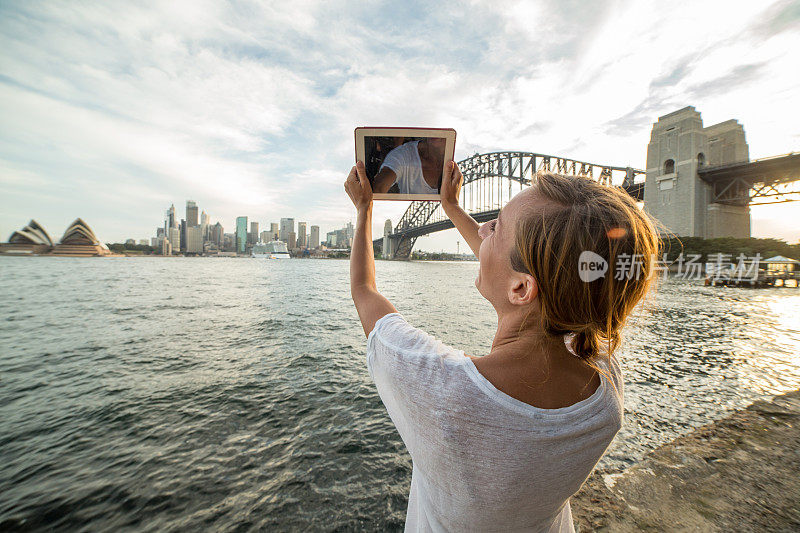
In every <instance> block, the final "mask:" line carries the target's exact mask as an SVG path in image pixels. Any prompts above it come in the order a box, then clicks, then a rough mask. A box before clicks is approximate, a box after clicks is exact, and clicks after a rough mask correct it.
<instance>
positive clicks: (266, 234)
mask: <svg viewBox="0 0 800 533" xmlns="http://www.w3.org/2000/svg"><path fill="white" fill-rule="evenodd" d="M260 238H261V242H264V243H267V242H269V241H271V240H272V238H271V236H270V234H269V232H268V231H267V230H264V231H262V232H261V235H260Z"/></svg>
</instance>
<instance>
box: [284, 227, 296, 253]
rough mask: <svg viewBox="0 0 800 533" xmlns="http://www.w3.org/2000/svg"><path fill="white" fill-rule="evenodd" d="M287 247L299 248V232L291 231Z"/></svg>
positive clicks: (291, 248)
mask: <svg viewBox="0 0 800 533" xmlns="http://www.w3.org/2000/svg"><path fill="white" fill-rule="evenodd" d="M286 247H287V248H289V249H290V250H294V249H295V248H297V234H296V233H295V232H293V231H290V232H289V236H288V237H287V239H286Z"/></svg>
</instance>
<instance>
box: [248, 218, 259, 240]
mask: <svg viewBox="0 0 800 533" xmlns="http://www.w3.org/2000/svg"><path fill="white" fill-rule="evenodd" d="M249 242H250V244H255V243H257V242H258V222H251V223H250V235H249Z"/></svg>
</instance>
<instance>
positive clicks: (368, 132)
mask: <svg viewBox="0 0 800 533" xmlns="http://www.w3.org/2000/svg"><path fill="white" fill-rule="evenodd" d="M365 137H437V138H443V139H445V145H444V163H443V165H442V177H444V176H445V171H446V170H447V163H449V162H450V161H453V157H454V155H455V149H456V130H454V129H453V128H399V127H391V126H383V127H365V126H362V127H358V128H356V129H355V139H356V161H364V160H365V159H366V153H365V152H366V147H365V144H364V138H365ZM372 198H373V199H375V200H406V201H407V200H432V201H436V202H441V201H442V196H441V190H440V192H439V194H402V193H375V194H373V195H372Z"/></svg>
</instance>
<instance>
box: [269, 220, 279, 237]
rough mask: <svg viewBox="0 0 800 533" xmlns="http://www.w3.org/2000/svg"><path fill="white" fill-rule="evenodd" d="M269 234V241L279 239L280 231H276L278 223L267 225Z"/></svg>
mask: <svg viewBox="0 0 800 533" xmlns="http://www.w3.org/2000/svg"><path fill="white" fill-rule="evenodd" d="M269 232H270V233H271V234H272V235H271V236H270V239H269V240H271V241H277V240H278V239H279V238H280V231H279V230H278V223H277V222H272V223H271V224H270V225H269Z"/></svg>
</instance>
